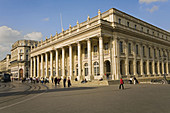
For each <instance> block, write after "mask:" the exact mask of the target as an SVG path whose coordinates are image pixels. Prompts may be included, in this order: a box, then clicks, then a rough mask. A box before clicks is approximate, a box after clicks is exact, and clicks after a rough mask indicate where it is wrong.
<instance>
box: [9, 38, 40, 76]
mask: <svg viewBox="0 0 170 113" xmlns="http://www.w3.org/2000/svg"><path fill="white" fill-rule="evenodd" d="M37 43H38V42H37V41H33V40H18V41H17V42H15V43H14V44H13V45H12V49H11V62H10V68H11V74H12V77H13V78H14V79H21V78H23V77H29V74H30V50H31V46H33V45H36V44H37Z"/></svg>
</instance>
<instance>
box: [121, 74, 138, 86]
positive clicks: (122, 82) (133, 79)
mask: <svg viewBox="0 0 170 113" xmlns="http://www.w3.org/2000/svg"><path fill="white" fill-rule="evenodd" d="M132 81H133V82H132ZM129 82H130V84H133V83H134V84H139V81H138V80H137V79H136V77H133V78H130V80H129ZM123 84H124V81H123V79H122V78H120V85H119V89H124V86H123Z"/></svg>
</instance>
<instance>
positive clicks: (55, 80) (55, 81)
mask: <svg viewBox="0 0 170 113" xmlns="http://www.w3.org/2000/svg"><path fill="white" fill-rule="evenodd" d="M57 81H58V80H57V77H55V79H54V83H55V86H57Z"/></svg>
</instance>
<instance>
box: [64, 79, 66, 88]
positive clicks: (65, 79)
mask: <svg viewBox="0 0 170 113" xmlns="http://www.w3.org/2000/svg"><path fill="white" fill-rule="evenodd" d="M63 85H64V87H66V77H64V79H63Z"/></svg>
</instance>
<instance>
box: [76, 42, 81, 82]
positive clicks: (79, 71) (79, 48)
mask: <svg viewBox="0 0 170 113" xmlns="http://www.w3.org/2000/svg"><path fill="white" fill-rule="evenodd" d="M77 45H78V80H80V77H81V44H80V42H79V43H78V44H77Z"/></svg>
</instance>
